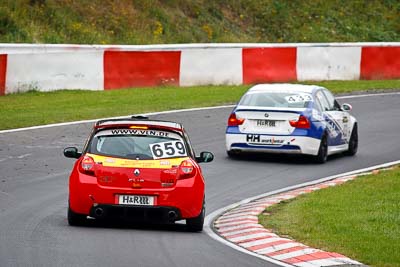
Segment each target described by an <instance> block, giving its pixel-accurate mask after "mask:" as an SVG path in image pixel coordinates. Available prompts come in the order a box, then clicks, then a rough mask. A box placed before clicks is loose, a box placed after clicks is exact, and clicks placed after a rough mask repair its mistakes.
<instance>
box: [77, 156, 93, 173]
mask: <svg viewBox="0 0 400 267" xmlns="http://www.w3.org/2000/svg"><path fill="white" fill-rule="evenodd" d="M94 164H95V163H94V160H93V158H92V157H89V156H84V157H83V159H82V161H81V164H80V165H79V171H80V172H82V173H84V174H87V175H94Z"/></svg>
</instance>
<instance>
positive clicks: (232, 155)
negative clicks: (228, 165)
mask: <svg viewBox="0 0 400 267" xmlns="http://www.w3.org/2000/svg"><path fill="white" fill-rule="evenodd" d="M226 154H228V157H230V158H232V159H235V158H238V157H239V155H240V152H238V151H234V150H228V151H226Z"/></svg>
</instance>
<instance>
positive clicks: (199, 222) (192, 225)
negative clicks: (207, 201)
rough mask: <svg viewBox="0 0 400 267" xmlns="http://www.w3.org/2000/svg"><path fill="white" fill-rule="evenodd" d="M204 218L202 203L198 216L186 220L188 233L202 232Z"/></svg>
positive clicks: (204, 209) (204, 211)
mask: <svg viewBox="0 0 400 267" xmlns="http://www.w3.org/2000/svg"><path fill="white" fill-rule="evenodd" d="M205 216H206V207H205V205H204V201H203V207H202V209H201V212H200V214H199V215H198V216H197V217H194V218H190V219H186V228H187V229H188V230H189V231H190V232H201V231H203V224H204V218H205Z"/></svg>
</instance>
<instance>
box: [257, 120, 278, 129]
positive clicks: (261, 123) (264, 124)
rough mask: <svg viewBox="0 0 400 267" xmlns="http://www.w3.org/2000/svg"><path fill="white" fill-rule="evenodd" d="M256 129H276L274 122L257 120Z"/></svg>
mask: <svg viewBox="0 0 400 267" xmlns="http://www.w3.org/2000/svg"><path fill="white" fill-rule="evenodd" d="M256 123H257V126H258V127H276V121H273V120H257V122H256Z"/></svg>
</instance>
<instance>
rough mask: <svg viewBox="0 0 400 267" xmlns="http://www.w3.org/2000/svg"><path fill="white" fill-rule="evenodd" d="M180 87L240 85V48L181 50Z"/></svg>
mask: <svg viewBox="0 0 400 267" xmlns="http://www.w3.org/2000/svg"><path fill="white" fill-rule="evenodd" d="M180 64H181V66H180V85H182V86H192V85H208V84H228V85H238V84H242V82H243V78H242V74H243V69H242V49H241V48H225V49H224V48H205V49H187V50H182V53H181V63H180Z"/></svg>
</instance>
